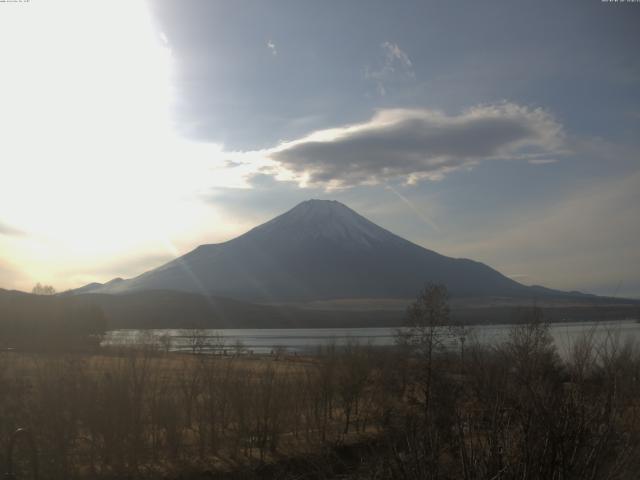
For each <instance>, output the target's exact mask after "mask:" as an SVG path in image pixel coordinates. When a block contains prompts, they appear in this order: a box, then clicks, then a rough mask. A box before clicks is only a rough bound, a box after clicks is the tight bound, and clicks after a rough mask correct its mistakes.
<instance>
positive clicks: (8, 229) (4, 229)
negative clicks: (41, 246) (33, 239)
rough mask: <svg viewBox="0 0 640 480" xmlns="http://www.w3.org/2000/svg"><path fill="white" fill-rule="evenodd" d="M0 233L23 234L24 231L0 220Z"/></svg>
mask: <svg viewBox="0 0 640 480" xmlns="http://www.w3.org/2000/svg"><path fill="white" fill-rule="evenodd" d="M0 235H24V232H23V231H22V230H18V229H17V228H15V227H12V226H11V225H8V224H6V223H3V222H2V221H0Z"/></svg>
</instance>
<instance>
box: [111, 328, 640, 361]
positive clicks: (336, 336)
mask: <svg viewBox="0 0 640 480" xmlns="http://www.w3.org/2000/svg"><path fill="white" fill-rule="evenodd" d="M468 328H469V340H468V342H469V343H471V342H474V341H477V342H479V343H481V344H485V345H496V344H499V343H501V342H503V341H504V340H506V339H507V338H508V335H509V331H510V329H511V328H512V325H479V326H472V327H468ZM396 332H397V328H295V329H221V330H198V331H194V330H180V329H172V330H160V329H155V330H112V331H110V332H108V333H107V335H106V337H105V339H104V341H103V345H105V346H107V345H111V346H126V345H159V346H163V345H164V346H165V347H168V348H170V349H171V350H173V351H189V350H191V349H192V348H193V347H192V345H193V344H194V343H196V342H198V341H200V342H202V339H203V338H204V344H205V345H204V347H203V348H202V350H203V351H207V350H209V351H211V350H219V349H220V347H221V346H223V348H224V349H225V350H227V351H235V350H237V349H242V350H243V351H245V352H249V351H250V352H253V353H256V354H264V353H270V352H271V351H272V350H275V349H280V350H286V351H287V352H290V353H293V352H296V353H312V352H313V351H314V350H316V349H317V348H318V347H319V346H326V345H331V344H335V345H345V344H347V343H348V342H358V343H360V344H369V345H374V346H389V345H393V344H394V340H395V335H396ZM550 332H551V335H552V337H553V339H554V341H555V343H556V346H557V348H558V351H559V353H560V354H561V355H565V354H566V353H567V352H568V351H569V349H570V348H571V345H572V344H573V343H574V342H575V341H576V340H577V339H579V338H581V337H583V336H584V335H585V334H587V335H592V336H593V337H592V338H593V340H594V342H595V343H596V344H601V343H602V342H604V341H606V340H607V339H609V340H615V341H620V342H626V341H629V340H640V323H638V322H636V321H635V320H622V321H614V322H600V323H592V322H589V323H587V322H566V323H555V324H552V325H551V326H550ZM194 333H195V335H194ZM449 343H450V344H451V345H452V346H453V345H455V340H453V339H451V340H450V342H449Z"/></svg>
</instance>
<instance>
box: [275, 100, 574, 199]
mask: <svg viewBox="0 0 640 480" xmlns="http://www.w3.org/2000/svg"><path fill="white" fill-rule="evenodd" d="M563 138H564V135H563V131H562V127H561V125H560V124H559V123H558V122H557V121H556V120H555V119H554V118H553V116H552V115H551V114H550V113H548V112H546V111H545V110H542V109H539V108H535V109H533V108H528V107H525V106H520V105H516V104H513V103H500V104H497V105H483V106H477V107H474V108H471V109H469V110H466V111H464V112H462V113H461V114H459V115H454V116H450V115H446V114H444V113H441V112H438V111H433V110H418V109H391V110H381V111H379V112H378V113H377V114H376V115H375V116H374V117H373V118H372V119H371V120H369V121H368V122H364V123H360V124H355V125H350V126H346V127H342V128H335V129H330V130H322V131H318V132H314V133H312V134H310V135H308V136H307V137H304V138H302V139H299V140H296V141H293V142H287V143H284V144H282V145H280V146H279V147H278V148H276V149H274V150H273V151H272V152H271V154H270V158H271V159H272V160H274V161H275V162H277V163H278V164H279V165H280V167H281V168H283V169H285V170H287V171H289V172H291V173H292V174H293V175H294V176H296V177H297V178H298V179H299V180H300V182H301V183H302V184H311V185H324V186H325V187H329V188H334V187H350V186H355V185H359V184H378V183H385V182H387V181H390V180H396V179H404V181H405V182H406V183H409V184H412V183H416V182H417V181H419V180H421V179H426V178H429V179H440V178H442V176H444V175H445V174H446V173H448V172H450V171H453V170H457V169H460V168H463V167H470V166H472V165H475V164H477V163H478V162H481V161H486V160H495V159H503V160H507V159H521V160H527V161H536V160H538V161H539V160H540V159H546V158H548V157H549V155H550V154H553V155H558V154H561V153H563V144H564V141H563Z"/></svg>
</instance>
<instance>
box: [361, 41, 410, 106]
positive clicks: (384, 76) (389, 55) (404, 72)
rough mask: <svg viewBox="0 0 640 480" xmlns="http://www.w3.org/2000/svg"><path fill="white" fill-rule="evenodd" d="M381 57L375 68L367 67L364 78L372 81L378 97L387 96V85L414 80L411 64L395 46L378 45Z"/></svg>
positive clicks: (386, 43)
mask: <svg viewBox="0 0 640 480" xmlns="http://www.w3.org/2000/svg"><path fill="white" fill-rule="evenodd" d="M380 50H381V56H380V59H379V61H378V64H377V65H376V66H375V67H367V68H366V69H365V73H364V76H365V78H367V79H369V80H373V81H374V82H375V84H376V91H377V93H378V94H379V95H380V96H385V95H386V94H387V85H388V84H389V83H397V82H398V81H402V80H407V79H414V78H415V73H414V71H413V63H412V62H411V59H410V58H409V55H407V53H406V52H404V51H403V50H402V49H401V48H400V47H399V46H398V45H397V44H395V43H391V42H384V43H382V44H381V45H380Z"/></svg>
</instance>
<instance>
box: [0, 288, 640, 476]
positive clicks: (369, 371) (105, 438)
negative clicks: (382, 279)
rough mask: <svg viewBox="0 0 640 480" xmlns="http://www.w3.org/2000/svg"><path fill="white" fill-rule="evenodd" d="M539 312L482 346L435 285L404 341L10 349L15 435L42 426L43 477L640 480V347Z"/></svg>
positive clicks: (2, 414)
mask: <svg viewBox="0 0 640 480" xmlns="http://www.w3.org/2000/svg"><path fill="white" fill-rule="evenodd" d="M530 313H531V316H530V318H529V319H528V322H527V323H524V324H522V325H519V326H517V327H514V328H513V330H512V331H511V334H510V336H509V339H508V340H507V341H506V342H505V343H504V344H502V345H500V346H497V347H482V346H480V345H478V344H477V343H475V342H474V341H473V339H467V338H466V333H465V330H464V329H463V328H461V327H452V328H447V329H443V328H442V324H443V323H447V322H446V320H447V318H448V305H447V302H446V295H445V292H444V291H443V290H442V289H440V288H439V287H430V288H427V289H426V290H425V291H424V292H423V294H422V295H421V296H420V297H419V298H418V300H417V301H416V303H415V304H414V305H413V306H412V308H411V309H410V311H409V319H410V322H411V326H412V329H411V331H410V333H411V334H410V335H406V336H402V337H399V338H398V345H397V347H395V348H384V349H383V348H373V347H368V346H363V345H356V344H351V345H348V346H346V347H345V348H340V349H338V348H335V347H327V348H324V349H321V350H320V351H318V353H317V355H315V356H312V357H298V356H295V357H286V356H285V355H279V356H272V357H255V358H251V357H246V356H244V357H243V356H236V357H232V356H216V355H198V354H189V355H188V354H174V353H165V352H162V351H160V350H157V349H153V348H145V349H131V348H130V349H123V350H120V351H100V352H98V353H75V354H69V353H67V354H61V353H46V354H45V353H39V354H35V353H32V354H27V353H16V352H3V353H0V441H1V442H4V443H3V444H2V445H0V447H3V451H4V448H6V446H7V445H6V442H7V441H8V439H9V437H10V433H11V432H12V431H13V430H15V429H16V428H17V427H21V426H26V427H28V428H29V429H30V431H31V432H32V433H33V435H34V437H35V443H36V445H37V449H38V459H39V467H40V478H46V479H84V478H98V479H99V478H104V479H107V478H114V479H115V478H140V479H143V478H285V479H286V478H318V479H321V478H338V477H339V478H362V479H386V478H401V479H407V480H412V479H464V480H472V479H487V480H488V479H516V478H517V479H607V478H610V479H631V478H637V472H638V471H640V455H638V454H639V453H640V451H639V446H640V416H639V414H640V400H639V399H640V396H639V393H640V351H639V350H638V349H637V347H636V345H634V344H632V343H622V342H621V341H619V339H618V338H617V337H616V335H615V333H612V334H611V335H610V336H609V337H608V338H607V339H606V340H605V341H604V342H602V343H600V344H597V345H596V344H594V342H593V337H592V336H590V335H588V334H587V335H585V336H584V338H583V339H582V340H581V341H578V342H576V343H575V344H574V347H573V350H572V352H571V353H570V355H569V356H568V357H566V358H562V359H561V358H560V357H559V356H558V355H557V353H556V351H555V348H554V346H553V344H552V341H551V339H550V336H549V333H548V331H547V327H546V325H545V324H544V323H543V322H542V318H541V316H540V312H539V311H537V310H533V311H532V312H530ZM451 335H453V336H454V337H456V338H457V339H458V340H459V343H458V345H459V349H457V350H456V351H450V350H445V349H444V348H442V345H443V342H444V340H445V338H447V339H450V338H451ZM465 340H466V341H465ZM15 457H16V461H17V463H18V469H20V468H22V469H23V470H24V472H23V474H24V475H25V476H24V477H20V476H18V478H28V477H27V476H26V470H25V469H27V467H28V460H29V458H28V457H29V449H28V446H27V444H26V443H20V444H18V446H17V449H16V454H15ZM3 461H4V459H3ZM261 465H267V466H269V467H260V466H261ZM0 467H2V471H5V470H6V465H4V464H0Z"/></svg>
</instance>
